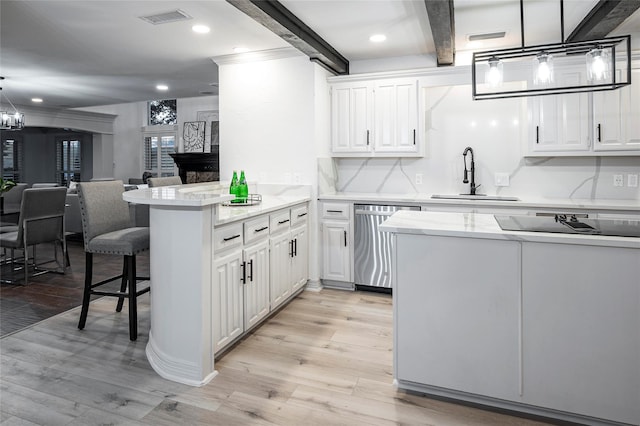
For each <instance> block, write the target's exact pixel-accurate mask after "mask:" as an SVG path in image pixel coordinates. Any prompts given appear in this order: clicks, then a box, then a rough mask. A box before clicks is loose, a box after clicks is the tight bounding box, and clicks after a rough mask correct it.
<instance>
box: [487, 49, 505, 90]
mask: <svg viewBox="0 0 640 426" xmlns="http://www.w3.org/2000/svg"><path fill="white" fill-rule="evenodd" d="M488 63H489V68H487V71H486V72H485V75H484V82H485V83H486V84H488V85H489V87H492V88H495V87H500V86H501V85H502V78H503V70H502V61H501V60H499V59H498V58H496V57H495V56H494V57H492V58H490V59H489V61H488Z"/></svg>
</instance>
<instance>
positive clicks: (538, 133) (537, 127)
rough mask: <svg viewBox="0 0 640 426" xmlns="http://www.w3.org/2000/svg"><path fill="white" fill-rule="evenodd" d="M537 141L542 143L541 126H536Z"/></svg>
mask: <svg viewBox="0 0 640 426" xmlns="http://www.w3.org/2000/svg"><path fill="white" fill-rule="evenodd" d="M536 143H540V126H536Z"/></svg>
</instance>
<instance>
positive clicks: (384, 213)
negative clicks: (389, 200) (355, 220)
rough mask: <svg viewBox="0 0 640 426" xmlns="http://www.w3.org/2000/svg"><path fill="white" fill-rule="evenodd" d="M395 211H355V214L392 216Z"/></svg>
mask: <svg viewBox="0 0 640 426" xmlns="http://www.w3.org/2000/svg"><path fill="white" fill-rule="evenodd" d="M394 213H395V211H393V212H389V211H386V212H376V211H372V210H356V214H363V215H365V216H387V217H388V216H391V215H392V214H394Z"/></svg>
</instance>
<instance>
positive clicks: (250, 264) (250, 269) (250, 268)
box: [249, 259, 253, 282]
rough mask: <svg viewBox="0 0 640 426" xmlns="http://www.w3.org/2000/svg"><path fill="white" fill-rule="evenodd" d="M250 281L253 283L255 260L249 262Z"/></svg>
mask: <svg viewBox="0 0 640 426" xmlns="http://www.w3.org/2000/svg"><path fill="white" fill-rule="evenodd" d="M249 281H251V282H253V259H251V260H250V261H249Z"/></svg>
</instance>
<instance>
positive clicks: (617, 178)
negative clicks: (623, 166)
mask: <svg viewBox="0 0 640 426" xmlns="http://www.w3.org/2000/svg"><path fill="white" fill-rule="evenodd" d="M613 186H624V179H623V176H622V175H613Z"/></svg>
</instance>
